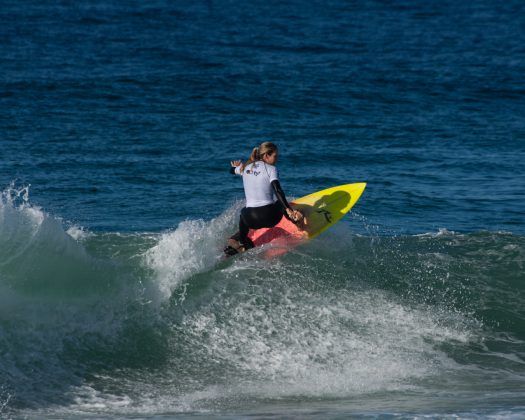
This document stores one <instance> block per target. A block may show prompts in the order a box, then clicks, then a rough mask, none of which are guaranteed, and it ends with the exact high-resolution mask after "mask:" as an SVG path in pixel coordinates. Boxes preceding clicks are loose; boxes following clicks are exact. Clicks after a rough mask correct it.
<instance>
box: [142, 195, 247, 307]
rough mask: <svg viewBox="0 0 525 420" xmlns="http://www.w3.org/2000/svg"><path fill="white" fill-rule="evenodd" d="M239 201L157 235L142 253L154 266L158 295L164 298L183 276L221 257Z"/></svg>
mask: <svg viewBox="0 0 525 420" xmlns="http://www.w3.org/2000/svg"><path fill="white" fill-rule="evenodd" d="M238 207H239V205H236V206H233V207H232V208H230V209H228V210H227V211H226V212H225V213H223V214H222V215H221V216H219V217H218V218H215V219H213V220H211V221H209V222H206V221H204V220H187V221H184V222H182V223H180V224H179V226H178V227H177V229H175V230H174V231H171V232H167V233H164V234H163V235H161V237H160V239H159V241H158V243H157V245H155V246H154V247H153V248H151V249H150V250H148V251H147V252H146V254H145V264H146V266H147V267H149V268H151V269H152V270H154V273H155V278H156V280H155V281H156V283H157V286H158V288H159V290H160V292H161V295H162V298H163V299H167V298H169V297H170V296H171V294H172V293H173V291H174V290H175V289H176V288H177V287H179V286H180V285H181V284H182V283H183V282H184V280H186V279H188V278H189V277H190V276H192V275H194V274H197V273H199V272H202V271H204V270H206V269H209V268H211V267H213V266H214V265H215V264H216V263H217V261H219V259H220V258H221V257H222V247H223V246H224V243H225V238H226V237H227V235H228V233H229V234H232V233H233V232H232V230H233V229H234V228H233V226H234V219H235V217H236V214H237V208H238Z"/></svg>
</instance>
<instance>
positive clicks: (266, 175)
mask: <svg viewBox="0 0 525 420" xmlns="http://www.w3.org/2000/svg"><path fill="white" fill-rule="evenodd" d="M235 174H237V175H240V176H242V182H243V184H244V194H245V195H246V207H262V206H266V205H268V204H273V203H274V202H275V198H274V193H273V188H272V186H271V183H272V181H278V180H279V176H278V173H277V168H276V167H275V166H273V165H269V164H267V163H266V162H263V161H261V160H258V161H256V162H253V163H250V164H249V165H247V166H246V168H244V172H242V173H241V167H240V166H237V167H236V168H235Z"/></svg>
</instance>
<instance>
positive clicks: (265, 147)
mask: <svg viewBox="0 0 525 420" xmlns="http://www.w3.org/2000/svg"><path fill="white" fill-rule="evenodd" d="M275 152H277V146H276V145H275V144H274V143H272V142H269V141H265V142H264V143H261V145H260V146H259V147H254V148H253V150H252V153H251V155H250V157H249V158H248V160H247V161H246V162H244V164H243V165H242V166H241V172H244V168H246V167H247V166H248V165H249V164H250V163H253V162H256V161H258V160H262V158H263V156H264V155H273V154H274V153H275Z"/></svg>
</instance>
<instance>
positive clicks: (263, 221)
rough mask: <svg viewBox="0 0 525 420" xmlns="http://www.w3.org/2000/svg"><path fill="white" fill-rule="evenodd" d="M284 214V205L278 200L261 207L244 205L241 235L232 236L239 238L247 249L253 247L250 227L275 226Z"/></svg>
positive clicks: (240, 225) (240, 228)
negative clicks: (249, 236) (249, 235)
mask: <svg viewBox="0 0 525 420" xmlns="http://www.w3.org/2000/svg"><path fill="white" fill-rule="evenodd" d="M283 215H284V213H283V207H282V206H281V204H280V203H279V202H278V201H276V202H275V203H273V204H268V205H266V206H261V207H244V208H243V209H242V210H241V218H240V220H239V234H238V235H239V237H238V239H237V238H235V236H237V235H234V236H232V238H233V239H236V240H238V241H239V242H240V243H241V244H242V245H244V247H245V248H246V249H248V248H252V247H253V243H252V242H251V241H250V239H249V238H248V232H249V231H250V229H261V228H271V227H274V226H275V225H276V224H277V223H279V222H280V221H281V219H282V217H283Z"/></svg>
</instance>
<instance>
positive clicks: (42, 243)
mask: <svg viewBox="0 0 525 420" xmlns="http://www.w3.org/2000/svg"><path fill="white" fill-rule="evenodd" d="M238 207H239V206H238V205H234V206H232V207H231V208H230V209H228V210H227V211H225V212H224V213H223V214H222V215H220V216H219V217H217V218H216V219H213V220H211V221H204V220H187V221H185V222H183V223H181V224H179V226H178V227H177V228H176V229H175V230H172V231H168V232H164V233H162V234H146V233H135V234H125V235H123V234H118V233H92V232H87V231H85V230H83V229H81V228H78V227H75V226H73V225H69V226H68V224H67V223H66V222H64V221H62V220H59V219H57V218H55V217H53V216H52V215H49V214H47V213H46V212H45V211H44V210H42V209H40V208H37V207H36V206H33V205H31V203H30V202H29V200H28V191H27V189H19V190H17V189H16V188H14V187H11V188H9V189H7V190H5V191H4V193H3V195H2V202H1V205H0V296H1V305H0V328H1V329H0V354H1V358H0V381H1V382H0V410H1V411H0V412H2V413H3V414H5V415H6V416H19V415H22V416H24V415H25V416H40V415H55V416H67V417H72V416H77V415H78V416H85V415H89V414H94V415H99V414H101V413H104V415H112V414H114V415H129V416H145V415H152V414H162V413H166V414H177V413H186V414H191V413H218V412H235V413H242V415H248V414H250V413H254V412H262V411H264V412H268V413H272V412H274V413H280V414H281V415H282V414H283V413H288V414H290V415H293V414H294V413H295V414H297V412H296V411H294V410H297V408H293V409H288V408H287V407H290V406H292V405H293V406H294V407H297V402H298V401H300V402H301V405H302V407H304V408H305V409H306V410H315V409H317V408H320V407H323V406H324V404H325V403H326V404H327V402H330V409H329V410H331V411H324V412H325V413H330V412H332V414H337V413H339V414H341V413H346V414H348V413H352V414H363V413H379V412H381V413H385V412H386V413H395V412H399V411H402V410H411V411H415V412H421V413H434V414H435V413H441V412H443V410H444V408H443V407H446V409H447V410H453V411H454V412H456V413H461V412H468V413H473V412H474V410H477V409H479V408H480V407H482V409H483V410H484V411H481V414H482V415H485V414H490V413H496V414H498V413H499V414H501V413H502V408H501V407H513V408H512V409H509V410H510V411H509V412H505V413H506V414H509V413H510V414H511V415H512V414H516V413H517V414H516V415H519V412H520V411H519V410H518V409H517V408H516V407H519V406H520V404H521V402H522V401H523V400H524V397H525V392H524V391H523V387H521V386H520V384H523V380H524V379H525V350H524V349H525V345H524V344H525V312H524V311H523V308H524V307H525V306H524V300H523V296H524V287H525V286H524V282H523V272H524V267H523V265H524V261H525V258H524V257H525V238H523V237H522V236H517V235H512V234H508V233H489V232H480V233H475V234H457V233H454V232H449V231H446V230H442V231H439V232H436V233H428V234H424V235H412V236H378V235H375V234H374V233H373V229H372V228H370V227H368V226H364V228H368V229H369V231H370V235H367V236H361V235H356V234H355V233H353V232H352V231H351V230H350V229H349V227H348V225H345V224H344V223H340V224H339V225H337V226H336V227H335V228H333V229H332V230H331V231H328V232H327V233H326V234H325V235H323V236H321V237H319V238H318V239H316V240H315V241H311V242H309V243H307V244H305V245H303V246H301V247H298V248H296V249H292V250H290V251H289V252H288V253H287V254H286V255H284V256H282V257H281V258H278V259H265V258H264V255H265V253H264V249H262V250H259V249H256V250H254V251H253V252H250V253H249V254H246V255H243V256H240V257H238V258H235V259H232V260H228V261H221V260H220V258H221V244H222V240H223V238H224V237H226V235H227V233H228V232H231V231H232V230H233V229H234V226H235V219H236V214H237V211H238ZM351 218H352V221H353V222H355V223H360V224H363V225H366V221H364V220H363V218H359V217H357V216H351ZM458 396H459V397H460V398H458ZM520 401H521V402H520ZM287 410H290V411H287ZM516 410H518V411H516Z"/></svg>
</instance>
